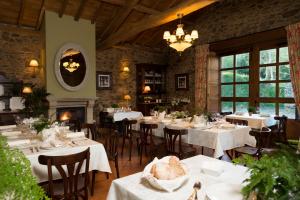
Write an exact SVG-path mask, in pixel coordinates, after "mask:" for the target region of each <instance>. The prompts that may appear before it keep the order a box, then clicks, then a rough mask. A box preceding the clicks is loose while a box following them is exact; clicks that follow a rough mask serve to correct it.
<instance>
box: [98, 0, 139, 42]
mask: <svg viewBox="0 0 300 200" xmlns="http://www.w3.org/2000/svg"><path fill="white" fill-rule="evenodd" d="M138 2H139V0H130V1H129V3H128V5H125V6H124V8H122V9H120V10H119V12H118V14H117V15H116V17H114V18H113V20H111V22H110V24H109V25H108V26H107V28H106V29H105V30H104V31H103V33H102V34H101V36H100V38H104V37H105V36H106V35H108V34H109V33H114V32H115V31H117V30H118V28H119V27H120V25H121V24H122V23H123V22H124V21H125V20H126V18H127V17H128V16H129V14H130V13H131V11H132V9H133V8H134V7H135V6H136V4H137V3H138Z"/></svg>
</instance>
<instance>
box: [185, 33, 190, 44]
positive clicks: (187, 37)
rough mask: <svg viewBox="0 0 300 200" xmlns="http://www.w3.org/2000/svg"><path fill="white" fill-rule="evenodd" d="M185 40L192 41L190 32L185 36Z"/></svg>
mask: <svg viewBox="0 0 300 200" xmlns="http://www.w3.org/2000/svg"><path fill="white" fill-rule="evenodd" d="M184 41H186V42H192V38H191V35H190V34H187V35H185V36H184Z"/></svg>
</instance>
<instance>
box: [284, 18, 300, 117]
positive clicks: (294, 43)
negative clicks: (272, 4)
mask: <svg viewBox="0 0 300 200" xmlns="http://www.w3.org/2000/svg"><path fill="white" fill-rule="evenodd" d="M286 30H287V40H288V47H289V58H290V69H291V81H292V85H293V91H294V97H295V102H296V106H297V109H298V112H299V113H300V23H297V24H292V25H289V26H287V27H286Z"/></svg>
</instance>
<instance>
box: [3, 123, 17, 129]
mask: <svg viewBox="0 0 300 200" xmlns="http://www.w3.org/2000/svg"><path fill="white" fill-rule="evenodd" d="M16 127H17V125H15V124H14V125H6V126H0V130H5V129H12V128H16Z"/></svg>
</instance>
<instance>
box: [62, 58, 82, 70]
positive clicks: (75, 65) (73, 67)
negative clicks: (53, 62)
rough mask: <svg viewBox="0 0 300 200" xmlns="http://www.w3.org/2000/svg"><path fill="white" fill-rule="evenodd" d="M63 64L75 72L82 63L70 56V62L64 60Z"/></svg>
mask: <svg viewBox="0 0 300 200" xmlns="http://www.w3.org/2000/svg"><path fill="white" fill-rule="evenodd" d="M63 66H64V68H65V69H66V70H68V71H69V72H74V71H76V70H77V69H78V67H79V66H80V65H79V63H77V62H74V61H73V59H72V58H70V59H69V61H68V62H64V63H63Z"/></svg>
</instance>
